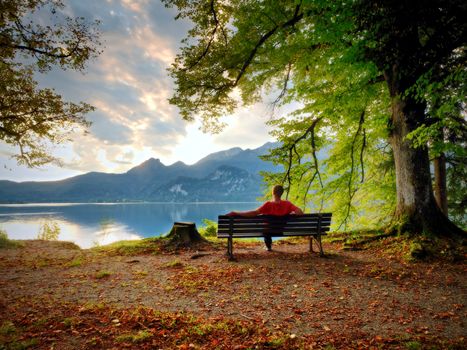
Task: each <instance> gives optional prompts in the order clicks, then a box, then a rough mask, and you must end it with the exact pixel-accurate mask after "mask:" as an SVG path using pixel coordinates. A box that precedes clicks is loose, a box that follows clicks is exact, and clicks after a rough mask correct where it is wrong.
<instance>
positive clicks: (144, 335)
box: [115, 330, 152, 343]
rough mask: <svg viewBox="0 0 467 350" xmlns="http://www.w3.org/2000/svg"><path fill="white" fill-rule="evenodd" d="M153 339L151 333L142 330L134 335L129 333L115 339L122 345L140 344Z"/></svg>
mask: <svg viewBox="0 0 467 350" xmlns="http://www.w3.org/2000/svg"><path fill="white" fill-rule="evenodd" d="M151 337H152V334H151V332H149V331H147V330H141V331H139V332H137V333H134V334H132V333H127V334H122V335H119V336H118V337H117V338H115V340H116V341H117V342H121V343H127V342H131V343H140V342H144V341H145V340H147V339H149V338H151Z"/></svg>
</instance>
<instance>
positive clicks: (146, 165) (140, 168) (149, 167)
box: [127, 158, 166, 174]
mask: <svg viewBox="0 0 467 350" xmlns="http://www.w3.org/2000/svg"><path fill="white" fill-rule="evenodd" d="M165 167H166V166H165V165H164V164H163V163H162V162H161V161H160V159H159V158H157V159H155V158H149V159H148V160H146V161H144V162H143V163H141V164H140V165H137V166H135V167H134V168H131V169H130V170H128V171H127V174H132V173H143V172H148V171H149V172H151V171H153V170H157V169H161V168H165Z"/></svg>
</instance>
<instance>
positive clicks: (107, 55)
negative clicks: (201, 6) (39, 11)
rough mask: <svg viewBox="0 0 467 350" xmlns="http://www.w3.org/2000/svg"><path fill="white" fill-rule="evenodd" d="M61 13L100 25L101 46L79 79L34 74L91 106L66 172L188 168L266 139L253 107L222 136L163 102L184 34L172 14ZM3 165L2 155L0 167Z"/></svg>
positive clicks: (260, 114) (81, 7)
mask: <svg viewBox="0 0 467 350" xmlns="http://www.w3.org/2000/svg"><path fill="white" fill-rule="evenodd" d="M64 11H65V12H66V13H67V14H68V15H70V16H75V17H78V16H82V17H85V18H86V19H88V20H89V21H93V20H96V19H97V20H100V21H101V27H100V28H101V33H102V40H103V42H104V47H103V53H102V54H101V55H100V56H99V57H98V58H97V59H95V60H94V61H92V62H89V63H88V66H87V69H86V72H85V74H82V73H80V72H75V71H71V70H68V71H61V70H60V69H58V68H55V69H53V70H52V71H50V72H48V73H47V74H38V75H37V79H38V81H39V82H40V86H41V87H51V88H54V89H55V90H56V91H57V93H59V94H60V95H62V96H63V98H64V99H65V100H66V101H72V102H79V101H85V102H88V103H90V104H92V105H94V106H95V107H97V110H96V111H95V112H92V113H90V114H89V115H88V116H87V118H88V119H89V120H90V121H92V122H93V124H92V126H91V127H90V129H89V132H90V133H89V135H87V136H85V137H83V136H82V135H78V136H77V137H76V138H75V140H74V141H73V142H72V144H70V145H69V147H68V148H67V151H66V152H65V153H64V154H63V155H62V156H63V157H64V163H65V167H66V168H67V169H68V170H69V171H70V172H71V173H73V174H75V173H76V171H82V172H87V171H106V172H121V171H126V170H128V169H129V168H130V167H131V166H134V165H137V164H139V163H141V162H143V161H145V160H146V159H148V158H150V157H156V158H161V159H162V161H163V162H165V163H166V164H167V163H172V162H175V161H177V160H183V161H185V162H194V161H196V160H198V159H200V158H202V157H203V156H205V155H207V154H209V153H211V152H215V151H218V150H220V149H225V148H230V147H235V146H241V147H250V148H251V147H258V146H260V145H261V144H262V143H263V142H266V141H268V140H269V136H268V133H267V128H266V127H265V125H264V122H265V121H266V120H267V117H265V115H266V114H267V113H265V110H262V109H261V106H259V105H257V106H253V107H251V108H244V109H239V110H238V111H237V112H236V113H235V115H234V116H231V117H229V118H226V120H227V121H228V122H229V123H230V125H229V126H228V127H227V128H226V129H225V131H224V132H223V133H221V134H219V135H215V136H211V135H206V134H202V133H201V132H199V130H197V128H198V124H189V123H187V122H185V121H183V120H182V119H181V117H180V116H179V115H178V110H177V108H175V107H174V106H171V105H170V104H169V103H168V101H167V100H168V98H169V97H170V96H171V95H172V93H173V88H174V85H173V82H172V80H171V78H170V77H169V76H168V74H167V67H169V65H170V64H171V62H172V61H173V59H174V57H175V56H176V53H177V52H179V46H180V41H181V39H182V38H183V37H184V36H185V35H186V32H187V31H188V28H189V27H190V24H189V23H188V22H187V21H185V20H178V21H174V19H173V18H174V17H175V15H176V10H175V9H168V8H165V7H164V5H163V4H162V3H161V2H160V1H148V0H106V1H94V0H82V1H70V2H66V7H65V10H64ZM59 153H60V152H59ZM4 158H5V156H2V155H0V161H2V159H4ZM8 164H11V162H9V163H8ZM50 169H51V171H55V170H54V169H55V168H54V167H52V166H51V167H50ZM22 171H23V170H22ZM60 173H64V172H60ZM31 174H32V175H31V176H32V177H34V176H35V175H34V174H36V173H35V172H31ZM1 176H2V175H0V177H1ZM7 177H9V176H7Z"/></svg>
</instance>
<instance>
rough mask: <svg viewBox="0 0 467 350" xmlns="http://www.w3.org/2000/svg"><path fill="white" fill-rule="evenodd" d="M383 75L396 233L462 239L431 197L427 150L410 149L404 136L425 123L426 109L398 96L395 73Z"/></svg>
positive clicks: (461, 232)
mask: <svg viewBox="0 0 467 350" xmlns="http://www.w3.org/2000/svg"><path fill="white" fill-rule="evenodd" d="M391 73H392V74H387V75H386V81H387V83H388V87H389V91H390V95H391V105H392V106H391V107H392V116H391V121H392V129H391V134H390V143H391V146H392V150H393V152H394V162H395V172H396V191H397V207H396V217H397V218H398V221H399V225H400V226H399V230H400V231H403V232H409V233H411V234H416V235H420V234H434V235H437V236H440V235H453V234H458V235H464V234H465V232H464V231H463V230H461V229H460V228H458V227H457V226H456V225H455V224H453V223H452V222H451V221H450V220H449V219H448V218H447V217H446V216H445V215H444V214H443V213H442V212H441V210H440V209H439V207H438V205H437V204H436V201H435V198H434V196H433V188H432V183H431V173H430V160H429V157H428V148H427V147H417V148H414V147H413V146H412V142H411V141H410V140H408V139H407V135H408V134H409V133H410V132H411V131H413V130H415V129H416V128H417V127H418V126H419V125H420V124H421V123H423V121H424V120H425V112H424V110H425V106H424V105H421V104H420V103H417V102H416V101H415V100H413V99H412V98H410V97H404V99H402V98H401V97H400V96H401V95H402V94H401V89H400V85H399V84H400V82H399V81H397V76H398V74H397V72H396V71H393V72H391Z"/></svg>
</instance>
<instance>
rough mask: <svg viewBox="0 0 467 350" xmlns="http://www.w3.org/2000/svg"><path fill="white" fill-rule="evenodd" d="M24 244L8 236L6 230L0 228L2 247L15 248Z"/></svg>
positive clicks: (0, 243)
mask: <svg viewBox="0 0 467 350" xmlns="http://www.w3.org/2000/svg"><path fill="white" fill-rule="evenodd" d="M21 245H22V244H21V243H19V242H16V241H14V240H11V239H9V238H8V234H7V233H6V231H5V230H2V229H0V248H15V247H20V246H21Z"/></svg>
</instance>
